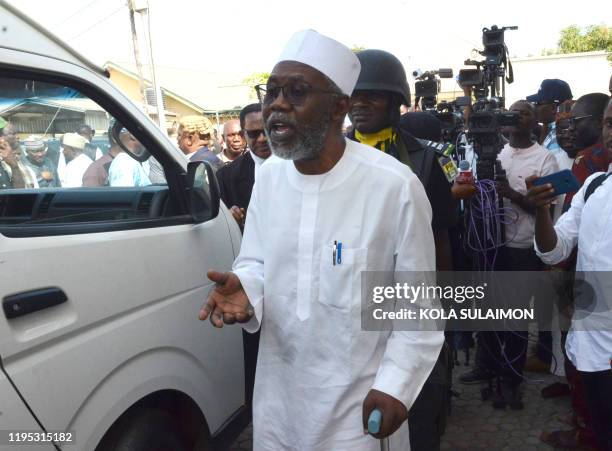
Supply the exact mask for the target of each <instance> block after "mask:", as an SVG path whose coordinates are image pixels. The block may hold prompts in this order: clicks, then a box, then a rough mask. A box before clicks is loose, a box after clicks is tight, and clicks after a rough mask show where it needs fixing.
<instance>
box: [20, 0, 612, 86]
mask: <svg viewBox="0 0 612 451" xmlns="http://www.w3.org/2000/svg"><path fill="white" fill-rule="evenodd" d="M8 1H9V3H11V4H13V5H14V6H15V7H17V8H18V9H20V10H21V11H22V12H24V13H26V14H27V15H28V16H30V17H31V18H32V19H34V20H35V21H37V22H38V23H40V24H41V25H43V26H44V27H45V28H47V29H48V30H50V31H51V32H53V33H54V34H56V35H57V36H59V37H60V38H61V39H63V40H64V41H67V42H68V43H69V44H70V45H71V46H72V47H74V48H75V49H76V50H78V51H79V52H80V53H82V54H83V55H85V56H86V57H87V58H88V59H90V60H91V61H93V62H95V63H98V64H100V65H102V64H104V63H105V62H106V61H114V62H116V63H118V64H128V65H133V64H134V54H133V48H132V41H131V33H130V23H129V14H128V8H127V6H126V0H54V1H49V0H8ZM136 1H137V4H138V3H144V4H146V0H136ZM148 3H149V8H150V9H149V11H150V13H149V15H150V24H151V36H152V43H153V48H154V58H155V64H156V66H164V67H166V68H172V69H174V70H181V69H183V70H192V71H210V72H216V73H223V74H227V77H226V78H227V82H228V84H230V85H231V84H233V83H237V82H238V83H239V82H240V81H241V80H242V79H244V78H245V77H246V76H248V75H249V74H251V73H254V72H269V71H270V70H271V69H272V67H273V66H274V63H275V59H276V57H277V56H278V55H279V54H280V52H281V50H282V48H283V45H284V43H285V42H286V41H287V39H288V38H289V37H290V36H291V35H292V34H293V33H294V32H295V31H298V30H301V29H305V28H312V29H315V30H317V31H319V32H320V33H323V34H326V35H328V36H330V37H333V38H334V39H336V40H338V41H340V42H342V43H344V44H346V45H348V46H360V47H365V48H380V49H384V50H387V51H390V52H391V53H393V54H395V55H396V56H397V57H398V58H399V59H400V60H401V61H402V62H403V63H404V66H405V68H406V71H407V73H408V74H410V73H411V72H412V71H413V70H415V69H421V70H430V69H437V68H439V67H460V66H461V65H462V62H463V60H465V59H467V58H470V57H474V56H475V55H474V54H472V53H471V51H472V49H473V48H474V47H480V45H481V39H482V28H483V27H491V26H492V25H498V26H500V27H501V26H511V25H516V26H518V27H519V29H518V30H517V31H508V32H506V44H507V46H508V48H509V51H510V54H511V55H512V56H517V57H522V56H528V55H539V54H540V53H541V51H542V49H544V48H555V47H556V45H557V41H558V38H559V32H560V30H561V29H562V28H564V27H566V26H568V25H571V24H576V25H580V26H585V25H592V24H599V23H603V22H605V21H606V19H607V22H608V23H611V22H612V15H610V14H607V15H606V14H605V11H606V8H605V7H604V6H603V3H602V2H601V0H597V1H595V0H581V1H580V2H569V1H566V0H558V1H555V2H552V1H550V0H549V1H533V0H531V1H524V0H515V1H512V2H499V1H495V0H475V1H469V2H466V1H457V0H455V1H447V0H438V1H432V0H421V1H414V0H412V1H409V0H374V1H372V0H368V1H364V0H352V1H344V0H307V1H296V0H263V1H260V2H254V1H252V0H229V1H228V0H226V1H217V2H215V1H212V0H149V2H148ZM552 5H554V7H553V6H552ZM608 11H609V10H608ZM606 16H607V17H606ZM137 20H138V22H139V23H138V27H139V30H141V29H142V28H141V27H142V24H141V23H140V18H137ZM141 39H142V35H141ZM143 44H144V43H143ZM143 53H144V52H143ZM143 58H145V61H146V53H144V54H143ZM215 79H218V77H215Z"/></svg>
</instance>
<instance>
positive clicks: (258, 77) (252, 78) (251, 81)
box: [242, 72, 270, 99]
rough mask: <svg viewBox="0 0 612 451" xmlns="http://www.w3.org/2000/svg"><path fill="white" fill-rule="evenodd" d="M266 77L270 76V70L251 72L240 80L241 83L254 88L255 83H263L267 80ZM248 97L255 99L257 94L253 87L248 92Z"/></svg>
mask: <svg viewBox="0 0 612 451" xmlns="http://www.w3.org/2000/svg"><path fill="white" fill-rule="evenodd" d="M268 78H270V72H253V73H252V74H251V75H249V76H248V77H246V78H245V79H244V80H242V83H244V84H245V85H248V86H250V87H252V88H255V86H256V85H264V84H266V83H267V82H268ZM249 98H251V99H256V98H257V94H256V93H255V89H252V90H251V91H250V92H249Z"/></svg>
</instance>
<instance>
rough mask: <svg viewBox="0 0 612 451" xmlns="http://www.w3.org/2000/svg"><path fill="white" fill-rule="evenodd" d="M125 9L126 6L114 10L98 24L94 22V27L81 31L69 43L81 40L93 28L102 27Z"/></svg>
mask: <svg viewBox="0 0 612 451" xmlns="http://www.w3.org/2000/svg"><path fill="white" fill-rule="evenodd" d="M123 9H125V5H122V6H120V7H119V8H117V9H116V10H114V11H113V12H112V13H110V14H109V15H107V16H105V17H103V18H102V19H100V20H98V21H97V22H94V23H93V24H92V25H90V26H89V27H87V29H85V30H83V31H81V32H80V33H79V34H77V35H75V36H73V37H71V38H69V39H67V41H74V40H75V39H76V38H79V37H81V36H83V35H84V34H85V33H89V32H90V31H91V30H92V29H93V28H95V27H97V26H98V25H100V24H101V23H103V22H105V21H107V20H108V19H110V18H111V17H113V16H114V15H115V14H117V13H118V12H120V11H122V10H123Z"/></svg>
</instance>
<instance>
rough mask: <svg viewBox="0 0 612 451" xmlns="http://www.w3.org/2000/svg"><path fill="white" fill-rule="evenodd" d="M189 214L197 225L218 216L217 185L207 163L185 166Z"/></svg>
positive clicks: (218, 197)
mask: <svg viewBox="0 0 612 451" xmlns="http://www.w3.org/2000/svg"><path fill="white" fill-rule="evenodd" d="M187 189H188V201H189V213H190V214H191V217H192V218H193V220H194V221H195V222H197V223H200V222H204V221H209V220H211V219H214V218H216V217H217V215H218V214H219V203H220V195H219V185H218V184H217V177H216V176H215V172H214V170H213V168H212V166H211V165H210V163H208V162H207V161H191V162H189V163H188V164H187Z"/></svg>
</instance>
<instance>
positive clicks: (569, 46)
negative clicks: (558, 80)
mask: <svg viewBox="0 0 612 451" xmlns="http://www.w3.org/2000/svg"><path fill="white" fill-rule="evenodd" d="M558 46H559V47H558V53H581V52H593V51H596V50H605V51H606V52H608V53H611V54H612V27H608V26H606V25H603V24H602V25H590V26H588V27H585V28H584V29H582V28H581V27H579V26H577V25H570V26H569V27H566V28H564V29H563V30H561V37H560V38H559V42H558ZM608 61H612V55H608Z"/></svg>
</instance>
